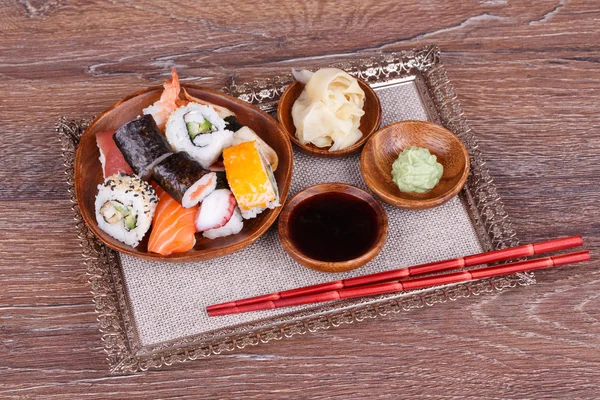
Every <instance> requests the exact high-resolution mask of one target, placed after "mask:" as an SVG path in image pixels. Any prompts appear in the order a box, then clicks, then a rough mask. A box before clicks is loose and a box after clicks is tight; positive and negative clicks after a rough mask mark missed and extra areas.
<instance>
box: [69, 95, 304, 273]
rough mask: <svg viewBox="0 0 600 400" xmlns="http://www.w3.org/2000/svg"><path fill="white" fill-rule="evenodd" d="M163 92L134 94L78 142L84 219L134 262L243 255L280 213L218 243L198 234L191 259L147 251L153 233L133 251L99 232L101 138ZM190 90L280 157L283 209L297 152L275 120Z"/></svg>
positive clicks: (253, 109) (272, 213)
mask: <svg viewBox="0 0 600 400" xmlns="http://www.w3.org/2000/svg"><path fill="white" fill-rule="evenodd" d="M162 89H163V88H162V86H156V87H151V88H147V89H143V90H140V91H138V92H135V93H133V94H131V95H129V96H127V97H125V98H123V99H122V100H119V101H118V102H117V103H115V104H114V105H113V106H112V107H110V108H109V109H108V110H106V111H105V112H103V113H102V114H101V115H100V116H99V117H98V118H96V119H95V120H94V121H93V122H92V123H91V125H90V126H89V127H88V128H87V129H86V131H85V132H84V133H83V135H82V137H81V141H80V142H79V147H78V149H77V154H76V157H75V193H76V196H77V203H78V205H79V209H80V210H81V214H82V216H83V219H84V220H85V222H86V224H87V225H88V227H89V228H90V230H91V231H92V232H93V233H94V234H95V235H96V236H97V237H98V238H99V239H100V240H101V241H102V242H103V243H105V244H106V245H107V246H109V247H111V248H113V249H115V250H118V251H120V252H122V253H126V254H129V255H132V256H136V257H140V258H144V259H148V260H156V261H172V262H183V261H186V262H187V261H199V260H207V259H210V258H215V257H221V256H224V255H226V254H230V253H233V252H235V251H238V250H241V249H243V248H245V247H247V246H249V245H250V244H251V243H253V242H254V241H255V240H256V239H258V238H259V237H260V236H261V235H262V234H263V233H264V232H265V231H266V230H267V229H268V228H269V227H270V226H271V225H272V224H273V222H275V220H276V219H277V216H278V215H279V212H280V211H281V207H278V208H276V209H274V210H266V211H264V212H263V213H261V214H259V215H258V217H256V218H253V219H250V220H244V228H243V229H242V231H241V232H240V233H238V234H237V235H232V236H227V237H223V238H218V239H214V240H210V239H206V238H204V237H202V235H200V234H196V245H195V246H194V248H193V249H192V250H190V251H188V252H186V253H176V254H171V255H169V256H163V255H160V254H155V253H149V252H148V251H147V244H148V237H149V236H150V235H149V233H147V234H146V237H145V238H144V240H143V241H142V242H141V243H140V244H139V245H138V246H137V247H135V248H134V247H131V246H128V245H126V244H124V243H121V242H119V241H118V240H116V239H113V238H112V237H111V236H109V235H108V234H107V233H105V232H104V231H103V230H101V229H100V228H99V227H98V224H97V223H96V217H95V209H94V200H95V197H96V193H97V185H98V184H99V183H101V182H103V180H104V179H103V177H102V167H101V165H100V161H98V157H99V156H100V153H99V151H98V146H97V145H96V133H98V132H102V131H107V130H113V129H117V128H119V127H120V126H121V125H123V124H124V123H126V122H128V121H130V120H132V119H134V118H136V117H137V116H138V115H141V114H142V109H143V108H145V107H147V106H148V105H150V104H152V103H154V102H155V101H156V100H158V99H159V97H160V95H161V93H162ZM185 89H186V90H187V91H188V92H189V93H190V94H191V95H192V96H195V97H197V98H200V99H203V100H206V101H210V102H212V103H214V104H217V105H220V106H223V107H227V108H229V109H230V110H231V111H233V112H234V113H235V114H236V116H237V118H238V120H239V121H240V123H242V124H243V125H247V126H249V127H250V128H252V129H253V130H254V131H256V133H257V134H258V135H259V136H260V137H261V138H262V139H263V140H264V141H265V142H267V143H268V144H269V145H270V146H271V147H272V148H273V149H274V150H275V152H276V153H277V155H278V157H279V166H278V167H277V170H276V171H275V178H276V180H277V185H278V188H279V194H280V196H281V202H282V203H283V202H284V201H285V199H286V197H287V194H288V190H289V187H290V181H291V177H292V162H293V152H292V145H291V143H290V141H289V139H288V137H287V134H286V133H285V132H284V130H283V129H282V128H281V126H280V125H279V124H278V123H277V121H275V120H274V119H273V118H272V117H271V116H269V115H268V114H266V113H265V112H263V111H261V110H259V109H258V108H256V107H254V106H251V105H249V104H248V103H246V102H244V101H241V100H239V99H236V98H233V97H231V96H227V95H225V94H223V93H220V92H217V91H214V90H210V89H206V88H203V87H200V86H193V85H186V86H185Z"/></svg>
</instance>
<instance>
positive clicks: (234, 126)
mask: <svg viewBox="0 0 600 400" xmlns="http://www.w3.org/2000/svg"><path fill="white" fill-rule="evenodd" d="M223 121H225V127H226V128H227V130H230V131H231V132H235V131H238V130H240V129H242V128H243V127H244V125H242V124H240V122H239V121H238V120H237V118H236V117H235V115H229V116H227V117H225V118H224V119H223Z"/></svg>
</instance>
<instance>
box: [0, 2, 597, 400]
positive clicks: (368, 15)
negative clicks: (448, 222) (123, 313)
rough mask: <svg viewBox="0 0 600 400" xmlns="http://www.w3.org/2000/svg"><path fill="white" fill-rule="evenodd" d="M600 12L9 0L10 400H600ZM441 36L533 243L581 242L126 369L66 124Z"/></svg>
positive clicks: (507, 5)
mask: <svg viewBox="0 0 600 400" xmlns="http://www.w3.org/2000/svg"><path fill="white" fill-rule="evenodd" d="M599 43H600V4H599V3H598V2H597V1H583V0H581V1H573V0H560V1H559V0H543V1H542V0H540V1H510V2H509V1H503V0H489V1H483V0H482V1H474V0H470V1H461V2H458V1H455V2H454V1H453V2H434V1H419V0H411V1H404V2H402V4H399V3H396V2H393V1H382V0H377V1H356V2H341V1H340V2H339V3H334V2H328V3H327V4H325V2H318V1H296V2H281V4H277V3H276V2H272V1H259V2H250V1H247V2H238V3H237V4H227V5H225V4H222V3H221V2H219V1H207V2H204V1H203V2H197V1H192V0H181V1H173V0H169V1H168V0H154V1H144V2H141V1H140V2H134V1H132V0H110V1H100V0H98V1H81V0H80V1H75V0H74V1H70V0H47V1H42V0H32V1H25V0H18V1H16V0H14V1H7V0H0V76H1V80H0V115H1V118H2V140H1V141H0V151H1V153H0V154H1V157H0V188H1V190H0V397H1V398H9V399H12V398H14V399H21V398H44V399H66V398H76V399H87V398H102V399H134V398H154V397H157V398H167V397H181V398H194V399H195V398H258V399H270V398H288V397H289V398H324V399H328V398H332V397H336V396H338V397H340V398H368V399H398V398H418V399H428V398H432V399H472V398H485V399H497V398H515V399H522V398H536V399H537V398H567V397H568V398H569V399H571V400H574V399H594V398H599V397H600V394H599V392H598V387H599V386H600V272H599V270H598V267H600V262H599V261H597V257H598V250H599V249H600V186H599V185H598V184H599V183H600V178H599V176H600V163H599V162H598V161H599V156H598V154H599V153H600V102H599V98H600V68H599V63H600V45H599ZM426 44H438V45H439V46H440V48H441V49H442V57H443V58H442V59H443V61H444V64H445V66H446V68H447V70H448V73H449V76H450V79H451V80H452V81H453V83H454V86H455V88H456V90H457V92H458V93H459V99H460V101H461V102H462V104H463V106H464V109H465V112H466V115H467V116H468V118H469V120H470V122H471V125H472V127H473V128H474V129H475V131H476V132H477V135H478V138H479V141H480V144H481V149H482V150H483V152H484V154H485V155H486V157H487V160H488V164H487V165H488V167H489V169H490V171H491V174H492V176H494V177H495V182H496V184H497V186H498V190H499V192H500V194H501V195H502V197H503V199H504V201H505V203H506V208H507V211H508V213H509V215H510V216H511V217H512V220H513V222H514V225H515V228H516V229H517V231H518V233H519V235H520V238H521V239H522V241H523V242H530V241H535V240H542V239H546V238H550V237H555V236H562V235H571V234H578V233H580V234H582V235H583V236H584V239H585V242H586V247H587V248H589V249H590V250H592V257H594V258H596V260H593V261H592V262H588V263H586V264H581V265H577V266H573V267H565V268H560V269H556V270H546V271H541V272H538V273H537V275H536V276H537V280H538V283H537V284H536V285H534V286H531V287H525V288H517V289H514V290H510V291H507V292H505V293H500V294H494V295H487V296H482V297H478V298H471V299H466V300H465V301H460V302H456V303H449V304H444V305H437V306H435V307H430V308H427V309H420V310H416V311H412V312H410V313H406V314H403V315H395V316H390V317H384V318H381V319H378V320H375V321H370V322H368V323H360V324H356V325H353V326H345V327H343V328H339V329H334V330H329V331H322V332H319V333H316V334H314V335H310V336H301V337H294V338H292V339H290V340H285V341H280V342H274V343H271V344H269V345H260V346H257V347H251V348H247V349H246V350H244V351H242V352H238V353H233V354H225V355H223V356H218V357H212V358H208V359H203V360H200V361H195V362H191V363H185V364H178V365H174V366H172V367H168V368H166V369H164V370H158V371H151V372H147V373H142V374H137V375H129V376H111V375H109V374H108V370H107V362H106V360H105V355H104V353H103V346H102V343H101V341H100V334H99V332H98V325H97V322H96V315H95V311H94V306H93V304H92V300H91V295H90V293H89V290H90V287H89V286H88V284H87V283H86V276H85V268H84V266H83V265H82V259H81V256H80V248H79V245H78V241H77V238H76V234H75V230H74V227H73V219H72V213H71V210H70V204H69V200H68V195H67V191H66V184H65V182H64V173H63V167H62V160H61V157H60V149H59V143H58V140H57V137H56V135H55V133H54V124H55V121H56V119H57V117H59V116H61V115H66V116H69V117H71V118H88V117H90V116H92V115H94V114H97V113H99V112H100V111H102V110H103V109H105V108H106V107H108V106H109V105H111V104H112V103H113V102H114V101H115V100H117V99H119V98H120V97H122V96H124V95H126V94H128V93H130V92H132V91H134V90H137V89H138V88H141V87H144V86H148V85H154V84H158V83H159V82H161V81H162V80H163V79H164V78H165V77H166V76H167V74H168V72H169V69H170V68H171V67H177V68H178V71H179V73H180V75H181V77H182V78H183V79H184V80H185V81H186V82H190V81H192V82H195V83H200V84H203V85H205V86H209V87H213V88H221V87H223V86H224V85H225V84H226V83H227V82H228V80H229V79H231V78H234V79H235V80H236V81H238V82H242V81H246V80H250V79H253V78H255V77H266V76H271V75H275V74H281V73H286V72H287V71H288V68H289V67H290V66H297V67H298V66H311V67H315V66H319V65H326V64H330V63H332V62H334V61H336V60H337V59H338V58H345V57H353V56H354V57H360V56H367V55H370V54H373V53H378V52H391V51H394V50H404V49H411V48H413V47H417V46H422V45H426Z"/></svg>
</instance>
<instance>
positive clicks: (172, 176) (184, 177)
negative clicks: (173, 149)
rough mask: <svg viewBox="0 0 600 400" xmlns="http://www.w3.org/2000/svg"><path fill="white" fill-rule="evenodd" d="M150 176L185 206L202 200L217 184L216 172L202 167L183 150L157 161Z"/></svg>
mask: <svg viewBox="0 0 600 400" xmlns="http://www.w3.org/2000/svg"><path fill="white" fill-rule="evenodd" d="M152 178H153V179H154V181H155V182H156V183H158V184H159V185H160V186H161V187H162V188H163V189H164V190H165V191H166V192H167V193H169V194H170V195H171V197H173V198H174V199H175V200H176V201H177V202H179V203H180V204H181V205H182V206H183V207H185V208H190V207H193V206H195V205H196V204H198V203H199V202H201V201H202V200H204V198H205V197H206V196H208V195H209V194H210V193H211V192H212V191H213V190H215V186H216V185H217V174H216V173H214V172H211V171H208V170H206V169H204V168H202V165H200V164H199V163H198V162H197V161H196V160H194V159H193V158H192V157H191V156H190V155H189V154H187V153H186V152H184V151H181V152H179V153H175V154H173V155H170V156H169V157H167V158H165V159H164V160H162V161H161V162H159V163H158V164H157V165H156V166H155V167H154V169H153V171H152Z"/></svg>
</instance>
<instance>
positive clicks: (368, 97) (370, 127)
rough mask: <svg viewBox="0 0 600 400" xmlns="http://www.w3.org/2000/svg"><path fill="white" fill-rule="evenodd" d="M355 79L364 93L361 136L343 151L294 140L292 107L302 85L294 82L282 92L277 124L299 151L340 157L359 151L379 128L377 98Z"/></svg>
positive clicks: (360, 81)
mask: <svg viewBox="0 0 600 400" xmlns="http://www.w3.org/2000/svg"><path fill="white" fill-rule="evenodd" d="M356 79H357V80H358V84H359V85H360V87H361V89H362V90H363V91H364V92H365V105H364V107H363V110H364V111H365V115H363V116H362V117H361V119H360V126H359V127H358V129H360V131H361V132H362V134H363V136H362V138H361V139H359V141H358V142H356V143H354V144H353V145H352V146H350V147H348V148H345V149H343V150H336V151H329V147H322V148H321V147H317V146H315V145H314V144H312V143H309V144H302V143H300V141H299V140H298V138H296V126H295V125H294V120H293V118H292V106H293V105H294V103H295V102H296V100H297V99H298V97H300V93H302V90H304V84H303V83H300V82H297V81H296V82H294V83H292V84H291V85H290V86H288V88H287V89H286V90H285V92H283V94H282V95H281V98H280V99H279V105H278V106H277V119H278V120H279V123H281V125H283V128H284V129H285V131H286V132H287V134H288V136H289V138H290V140H291V141H292V142H294V144H295V145H296V146H298V147H299V148H300V150H302V151H304V152H305V153H308V154H312V155H316V156H320V157H342V156H345V155H348V154H351V153H354V152H355V151H357V150H358V149H360V148H361V146H362V145H363V144H365V142H366V141H367V139H369V137H370V136H371V135H372V134H373V132H375V131H376V130H377V129H378V128H379V124H380V123H381V104H380V103H379V98H378V97H377V94H376V93H375V91H374V90H373V89H371V86H369V84H368V83H367V82H365V81H363V80H362V79H360V78H356Z"/></svg>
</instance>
